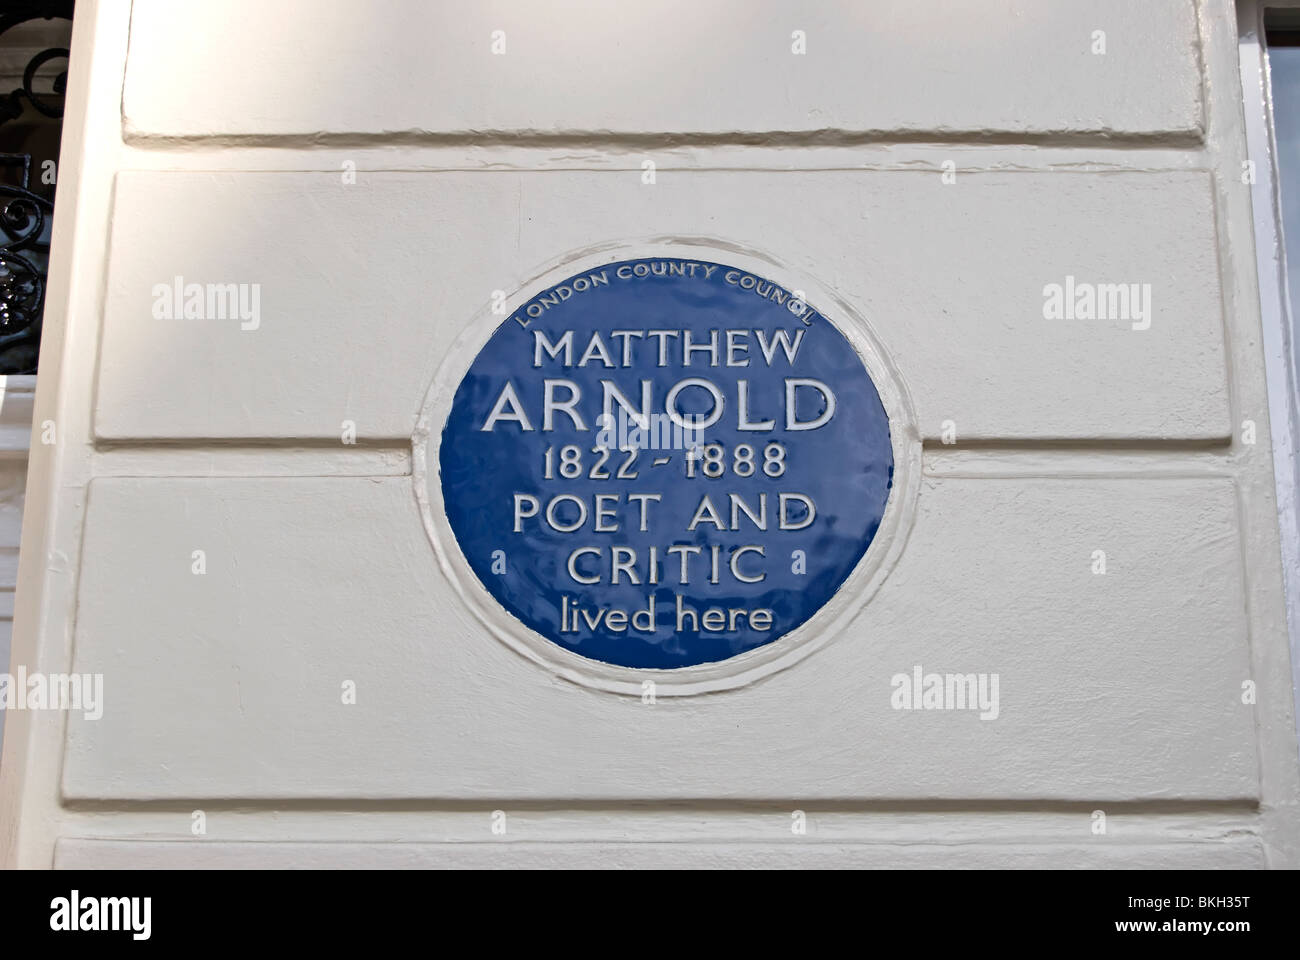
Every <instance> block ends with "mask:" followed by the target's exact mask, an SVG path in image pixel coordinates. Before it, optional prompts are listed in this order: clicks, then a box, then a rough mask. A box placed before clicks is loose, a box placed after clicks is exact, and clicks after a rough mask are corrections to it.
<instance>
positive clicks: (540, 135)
mask: <svg viewBox="0 0 1300 960" xmlns="http://www.w3.org/2000/svg"><path fill="white" fill-rule="evenodd" d="M123 138H124V140H125V142H126V143H127V144H129V145H130V146H134V147H150V148H161V149H172V148H178V147H186V146H191V145H203V146H220V147H280V148H294V149H300V150H311V149H317V148H337V147H375V146H457V147H465V146H491V147H511V146H516V147H596V148H600V149H605V150H616V149H618V148H621V147H623V148H627V149H637V150H643V149H645V148H647V147H728V146H757V147H774V148H783V147H793V148H802V147H826V146H853V147H858V146H867V145H877V144H936V145H942V146H957V145H964V144H970V145H990V146H1035V147H1074V148H1078V147H1097V148H1101V149H1112V148H1117V149H1133V148H1152V147H1155V148H1159V147H1172V148H1197V147H1201V146H1203V145H1204V142H1205V135H1204V131H1196V132H1177V131H1175V132H1168V131H1161V132H1157V133H1112V132H1107V131H1101V130H1099V131H1089V132H1078V131H1040V132H1034V133H1017V132H1009V131H1001V130H809V131H782V130H771V131H762V132H754V131H740V130H737V131H729V132H720V133H672V132H650V133H614V132H610V131H602V130H591V131H584V130H565V131H545V132H542V131H528V130H515V131H512V130H483V131H445V132H440V131H431V130H395V131H388V132H379V133H326V132H316V133H278V134H251V133H250V134H229V133H227V134H203V135H198V134H184V135H174V134H154V133H142V132H140V131H133V130H131V129H130V128H126V129H125V130H124V132H123Z"/></svg>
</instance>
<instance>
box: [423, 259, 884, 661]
mask: <svg viewBox="0 0 1300 960" xmlns="http://www.w3.org/2000/svg"><path fill="white" fill-rule="evenodd" d="M438 460H439V463H438V467H439V475H440V476H439V481H438V482H440V483H441V485H442V498H443V502H444V504H445V508H446V513H447V519H448V522H449V524H450V527H451V530H452V532H453V533H454V535H455V538H456V541H457V544H458V545H459V547H460V550H461V552H462V553H463V554H464V557H465V559H466V561H467V562H468V563H469V566H470V567H471V569H473V571H474V573H475V574H476V575H477V577H478V578H479V580H480V581H481V582H482V583H483V585H484V586H485V587H486V588H487V590H488V592H489V593H490V594H491V595H492V596H493V597H494V598H495V599H496V600H497V601H498V602H499V603H500V604H501V605H502V606H503V607H504V608H505V609H506V610H507V611H509V612H510V613H511V614H512V615H513V616H514V617H516V618H517V619H518V620H520V621H521V622H522V623H523V624H525V625H526V626H527V627H529V628H530V629H532V630H533V631H535V632H536V633H538V634H540V635H541V636H543V637H545V638H546V639H547V640H550V641H551V642H553V643H556V644H559V645H560V646H561V647H564V648H565V649H567V650H571V651H572V652H574V653H576V654H579V655H581V656H583V657H588V658H590V659H592V660H597V661H602V662H604V663H609V664H615V665H619V666H622V667H633V668H654V669H672V668H680V667H689V666H694V665H697V664H706V663H714V662H717V661H721V660H726V659H728V658H731V657H735V656H737V655H738V654H742V653H744V652H745V651H747V650H752V649H754V648H756V647H760V646H762V645H764V644H769V643H772V642H773V641H775V640H777V639H779V638H780V637H782V636H784V635H786V634H788V633H790V631H792V630H794V629H795V628H797V627H799V626H800V625H801V624H803V623H804V622H806V621H807V620H808V619H809V618H810V617H812V616H813V615H814V614H815V613H816V612H817V611H818V610H819V609H820V608H821V607H822V606H823V605H824V604H825V603H826V602H827V601H828V600H829V599H830V598H831V597H832V596H833V595H834V594H835V592H836V591H837V590H839V589H840V587H841V586H842V585H843V584H844V582H845V581H846V580H847V579H848V577H849V575H850V574H851V573H852V572H853V570H854V568H855V567H856V566H857V565H858V563H859V561H860V560H861V559H862V557H863V554H864V553H865V552H866V550H867V548H868V546H870V544H871V541H872V538H873V537H874V536H875V535H876V532H877V530H878V529H879V527H880V522H881V518H882V516H883V515H884V512H885V505H886V502H887V500H888V498H889V493H890V486H891V483H892V481H893V472H894V462H893V453H892V449H891V446H890V436H889V419H888V416H887V415H886V412H885V409H884V406H883V405H882V403H881V400H880V396H879V394H878V392H877V390H876V387H875V385H874V384H873V383H872V380H871V377H870V375H869V374H868V372H867V369H866V367H865V366H864V364H863V361H862V358H861V356H860V355H859V353H858V352H857V350H855V348H854V347H853V345H852V344H851V343H850V342H849V340H847V339H846V338H845V336H844V335H843V334H842V333H841V332H840V331H839V330H838V329H837V328H836V327H835V325H834V324H833V323H831V321H830V320H829V319H828V318H827V317H826V316H824V315H823V314H821V313H820V312H818V310H816V309H815V308H814V305H811V304H808V303H806V302H804V301H803V300H802V299H801V298H800V295H798V294H796V292H794V291H791V290H787V289H785V288H784V287H781V286H779V285H777V284H775V283H773V282H771V281H770V280H766V279H764V278H763V277H760V276H756V275H755V274H753V273H751V272H749V271H747V270H744V269H740V268H737V267H732V266H728V265H726V264H722V263H712V262H707V261H702V260H684V259H662V258H655V259H644V260H626V261H620V262H615V263H609V264H606V265H603V266H597V267H594V268H592V269H589V270H586V271H584V272H582V273H579V274H576V275H574V276H572V277H569V278H568V279H567V280H565V281H564V282H562V283H559V284H556V285H554V286H552V287H549V288H547V289H545V290H542V291H540V292H539V293H537V294H536V295H535V296H533V297H532V299H530V300H529V301H528V302H527V303H525V304H524V305H523V306H522V307H521V308H520V309H519V310H518V311H517V312H516V313H515V314H514V315H513V316H511V317H510V318H509V319H507V320H506V321H505V322H503V323H502V324H501V326H500V327H499V328H498V329H497V331H496V332H495V333H494V334H493V336H492V337H491V339H490V340H489V341H488V343H487V344H486V345H485V346H484V347H483V349H482V350H481V351H480V352H479V354H478V356H477V357H476V358H475V360H474V362H473V364H472V365H471V366H470V368H469V371H468V372H467V373H466V374H465V377H464V379H463V380H462V381H461V383H460V385H459V387H458V388H457V390H456V393H455V396H454V398H453V401H452V406H451V411H450V413H449V415H448V417H447V422H446V425H445V427H444V428H443V433H442V438H441V444H440V449H439V454H438Z"/></svg>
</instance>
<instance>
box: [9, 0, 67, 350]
mask: <svg viewBox="0 0 1300 960" xmlns="http://www.w3.org/2000/svg"><path fill="white" fill-rule="evenodd" d="M73 5H74V4H73V0H10V2H9V3H8V4H7V6H8V7H9V10H8V11H7V12H5V13H3V14H0V42H3V39H2V38H3V36H4V34H5V33H6V32H7V31H9V30H10V29H12V28H13V27H15V26H17V25H18V24H20V23H26V22H27V21H29V20H40V19H44V20H50V19H54V18H62V19H71V18H72V10H73ZM67 58H68V51H67V50H66V49H64V48H62V47H51V48H49V49H46V50H42V51H40V52H39V53H37V54H36V55H35V56H33V57H32V58H31V59H30V60H29V61H28V63H27V67H26V69H24V70H23V82H22V86H21V87H19V88H18V89H16V90H14V91H12V92H11V93H9V94H8V95H7V96H0V124H4V123H6V122H8V121H10V120H15V119H17V118H18V117H20V116H21V115H22V114H23V113H24V111H25V110H26V108H27V106H28V105H30V106H31V108H32V109H33V110H35V111H36V112H37V113H39V114H40V115H41V116H44V117H49V118H51V119H58V118H61V117H62V116H63V95H64V92H65V90H66V89H67V80H68V74H67V66H66V65H67ZM60 62H62V64H63V69H62V70H59V72H58V73H56V74H55V75H54V77H53V78H52V80H51V81H50V89H51V90H52V93H40V92H38V91H37V89H36V86H37V78H38V76H40V75H41V74H42V72H43V71H45V72H48V70H49V69H50V68H51V67H52V66H53V67H57V66H58V65H59V63H60ZM0 165H6V166H11V167H19V168H21V174H20V176H19V180H20V182H19V183H18V184H17V185H15V184H12V183H5V182H0V373H35V372H36V357H37V352H38V347H39V344H40V337H41V319H42V315H43V313H44V309H45V277H46V271H47V270H48V268H49V250H50V224H51V220H52V216H53V213H54V205H53V204H52V203H51V202H50V201H49V200H48V199H46V198H45V197H42V196H40V195H38V194H36V193H34V192H32V190H31V174H32V170H31V166H32V157H31V155H30V154H25V153H0Z"/></svg>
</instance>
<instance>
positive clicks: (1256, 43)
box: [1237, 0, 1300, 731]
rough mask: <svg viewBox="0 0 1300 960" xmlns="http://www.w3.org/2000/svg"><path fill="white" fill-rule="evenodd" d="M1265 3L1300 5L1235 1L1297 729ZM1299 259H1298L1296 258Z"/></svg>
mask: <svg viewBox="0 0 1300 960" xmlns="http://www.w3.org/2000/svg"><path fill="white" fill-rule="evenodd" d="M1268 7H1300V0H1290V2H1279V0H1241V2H1240V3H1238V6H1237V27H1238V29H1237V32H1238V49H1239V51H1240V54H1241V87H1242V92H1243V95H1244V100H1245V112H1246V146H1247V150H1248V151H1249V154H1250V159H1251V160H1253V161H1254V163H1255V184H1254V188H1253V190H1252V191H1251V204H1252V207H1253V210H1254V217H1255V259H1256V265H1257V268H1258V274H1259V300H1260V320H1261V326H1262V331H1263V347H1264V367H1265V373H1266V377H1267V381H1268V418H1269V423H1270V425H1271V427H1272V431H1271V432H1272V442H1273V480H1274V484H1275V486H1276V488H1277V512H1278V525H1279V534H1280V537H1281V545H1282V576H1283V582H1284V586H1285V589H1286V610H1287V625H1288V629H1289V633H1290V638H1291V690H1292V693H1293V695H1294V698H1295V707H1296V713H1295V715H1296V725H1297V730H1298V731H1300V508H1298V504H1297V491H1300V462H1297V458H1296V452H1297V450H1300V410H1298V409H1297V396H1298V394H1297V385H1298V384H1300V379H1298V378H1297V371H1296V370H1295V368H1294V363H1293V359H1292V358H1293V356H1294V354H1293V352H1292V346H1291V345H1292V343H1293V341H1294V338H1295V336H1296V332H1297V328H1296V318H1295V317H1294V316H1293V314H1292V308H1293V305H1292V304H1291V303H1290V298H1289V297H1288V295H1287V272H1286V271H1287V265H1286V245H1285V242H1284V236H1283V228H1282V213H1281V207H1280V203H1279V191H1278V186H1277V185H1278V176H1277V145H1276V141H1275V140H1274V137H1273V102H1272V93H1271V91H1272V84H1271V81H1270V79H1269V76H1268V59H1267V55H1266V50H1265V46H1264V42H1263V38H1264V11H1265V9H1266V8H1268ZM1297 266H1300V264H1297Z"/></svg>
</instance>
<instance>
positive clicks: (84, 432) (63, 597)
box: [0, 0, 130, 867]
mask: <svg viewBox="0 0 1300 960" xmlns="http://www.w3.org/2000/svg"><path fill="white" fill-rule="evenodd" d="M129 15H130V2H129V0H107V2H100V0H80V2H79V3H78V4H77V13H76V17H75V18H74V21H73V29H72V42H71V45H70V47H69V49H70V51H71V54H70V56H69V69H68V86H67V97H66V100H65V111H64V118H63V135H62V141H61V144H60V149H59V156H60V161H59V174H58V177H59V179H58V202H57V204H56V209H55V214H54V227H53V235H52V242H51V257H50V266H49V275H48V278H47V283H46V296H45V317H44V323H43V329H42V336H41V350H40V371H41V373H40V376H39V377H38V382H37V385H36V391H35V395H34V398H33V404H32V411H31V417H30V419H29V422H32V423H44V422H45V421H47V420H48V421H51V422H52V423H53V424H54V428H55V429H56V430H57V431H58V442H55V443H51V444H43V443H38V444H36V445H35V446H34V448H33V449H32V451H31V453H32V455H31V457H30V460H29V464H28V481H29V482H28V484H27V492H26V502H25V505H24V511H23V537H22V543H23V549H22V550H21V551H20V554H19V561H18V582H17V590H16V593H15V604H14V616H13V635H12V649H11V651H10V657H9V661H10V663H11V664H23V665H24V666H25V667H27V669H28V670H29V671H37V670H39V671H59V670H66V669H67V665H68V664H69V663H70V662H71V650H70V649H69V645H70V642H71V640H70V634H69V637H68V638H67V639H65V641H64V642H62V643H42V642H41V638H42V636H43V635H44V634H45V633H46V632H47V628H46V624H47V622H50V621H51V619H52V620H53V622H54V623H56V624H58V625H59V626H60V628H61V626H62V624H63V622H64V616H65V612H66V611H67V610H68V609H70V604H71V603H72V597H73V592H72V591H73V589H74V587H75V584H74V583H73V576H74V571H73V570H71V569H70V565H69V563H68V562H67V557H66V556H65V554H64V552H63V551H61V550H60V549H59V544H61V543H62V544H67V543H74V542H76V541H75V539H72V540H70V539H69V538H76V537H77V536H78V534H77V529H78V527H79V525H80V514H81V510H82V505H83V502H84V497H78V496H75V495H72V492H71V491H69V490H68V487H69V486H70V485H71V486H78V485H80V486H82V487H83V488H84V484H85V475H86V471H87V469H88V465H87V460H88V454H89V447H88V442H87V441H88V438H89V436H90V404H89V402H88V400H89V396H90V391H88V390H87V391H70V390H64V389H63V384H64V383H65V381H66V382H67V383H82V384H92V383H93V382H94V380H93V375H94V366H95V357H94V355H93V352H92V350H91V348H92V347H93V345H94V335H93V334H94V329H95V327H96V326H97V315H98V303H99V299H100V289H99V288H100V286H101V284H102V277H103V272H104V271H103V266H102V264H103V261H104V257H105V246H106V243H105V238H106V236H107V233H106V229H107V223H108V215H109V206H110V202H111V195H112V179H111V177H112V171H113V170H115V169H116V168H117V166H118V155H119V152H120V149H121V132H120V125H121V112H120V106H119V104H117V103H115V102H112V99H111V97H110V98H106V97H105V96H104V94H105V93H110V94H112V95H113V96H118V95H120V89H121V85H120V80H121V78H120V73H121V69H122V64H124V63H125V62H126V43H127V36H126V29H125V25H126V22H127V19H128V18H129ZM101 20H109V21H110V26H109V27H108V28H107V29H106V28H105V27H104V26H103V25H102V24H101V22H100V21H101ZM115 72H116V73H117V74H118V76H117V78H116V79H114V76H113V74H114V73H115ZM97 91H98V92H97ZM92 98H96V100H97V102H94V103H92V102H91V101H92ZM90 153H93V154H94V161H93V162H88V156H87V155H88V154H90ZM69 398H71V399H72V400H78V399H81V400H83V401H86V402H83V403H82V404H73V403H69ZM55 478H58V479H59V483H58V484H57V485H56V483H55ZM60 504H62V505H63V509H62V510H60V509H59V505H60ZM64 724H65V718H64V717H63V716H62V715H61V714H60V713H59V712H58V711H32V710H19V711H15V712H14V713H13V714H12V715H11V716H10V717H9V718H8V721H7V723H6V730H5V742H4V749H3V751H0V866H3V867H48V866H50V865H51V849H52V835H53V834H54V833H55V831H56V830H57V825H56V823H55V822H54V817H55V811H56V810H57V798H58V777H59V769H60V764H61V758H60V751H58V750H57V749H50V748H51V746H52V745H54V744H57V743H59V742H60V741H61V739H62V732H63V729H64ZM42 747H44V749H42Z"/></svg>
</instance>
